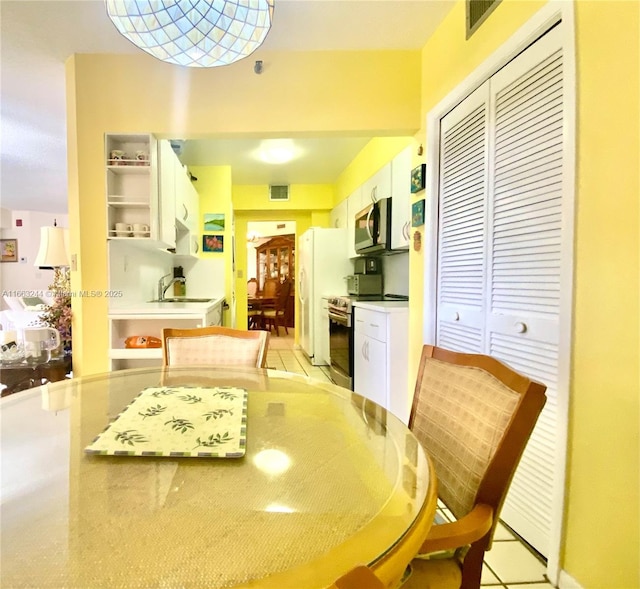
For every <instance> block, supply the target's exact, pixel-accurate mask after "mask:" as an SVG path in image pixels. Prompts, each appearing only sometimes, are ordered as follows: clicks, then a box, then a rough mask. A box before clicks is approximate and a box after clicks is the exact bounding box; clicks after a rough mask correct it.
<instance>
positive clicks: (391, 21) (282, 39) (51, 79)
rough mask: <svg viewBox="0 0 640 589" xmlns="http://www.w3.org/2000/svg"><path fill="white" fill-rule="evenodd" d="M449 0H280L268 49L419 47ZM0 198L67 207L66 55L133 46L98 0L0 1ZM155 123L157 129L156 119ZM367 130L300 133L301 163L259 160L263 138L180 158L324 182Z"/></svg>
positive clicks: (238, 175)
mask: <svg viewBox="0 0 640 589" xmlns="http://www.w3.org/2000/svg"><path fill="white" fill-rule="evenodd" d="M452 5H453V0H276V6H275V12H274V22H273V26H272V29H271V31H270V32H269V35H268V36H267V39H266V41H265V43H264V45H263V47H264V49H268V50H278V51H281V50H307V51H313V50H330V49H331V50H358V49H359V50H366V49H371V50H374V49H418V48H421V47H422V46H423V45H424V44H425V42H426V40H427V39H428V37H429V36H430V35H431V33H432V32H433V31H434V30H435V28H436V27H437V26H438V24H439V23H440V22H441V20H442V19H443V18H444V16H445V15H446V14H447V13H448V12H449V10H450V9H451V7H452ZM0 50H1V52H0V76H1V78H0V81H1V86H0V98H1V107H2V108H1V115H2V119H1V127H0V129H1V131H0V132H1V160H0V171H1V176H0V189H1V190H0V206H2V207H4V208H8V209H21V210H39V211H46V212H55V213H60V212H65V211H66V210H67V174H66V117H65V95H64V87H65V84H64V61H65V60H66V59H67V57H69V56H70V55H72V54H73V53H135V52H137V51H140V50H139V49H137V48H135V47H133V46H132V45H131V44H130V43H129V42H128V41H127V40H126V39H124V38H123V37H121V36H120V35H119V34H118V32H117V31H116V29H115V27H114V26H113V25H112V24H111V22H110V21H109V19H108V17H107V16H106V12H105V8H104V3H103V1H102V0H75V1H59V0H33V1H27V0H1V1H0ZM150 131H151V132H153V129H150ZM366 140H367V138H363V137H360V138H353V137H345V138H342V139H335V138H334V139H318V138H308V139H302V140H300V141H301V143H299V147H300V149H301V151H302V152H303V157H300V158H298V159H297V160H296V164H295V165H293V164H286V165H280V166H275V167H274V166H271V167H269V166H262V165H256V161H255V160H254V159H250V158H249V157H248V156H247V153H248V152H251V151H254V150H255V149H257V146H258V142H259V138H255V139H252V140H247V139H242V140H234V139H226V140H216V141H215V143H214V142H213V141H212V140H208V141H197V142H187V143H186V144H185V146H184V149H183V155H182V156H181V159H183V161H184V163H187V164H191V165H231V166H232V169H233V177H234V182H237V183H243V184H246V183H249V184H253V183H260V184H261V183H325V182H327V183H328V182H333V181H335V179H336V177H337V175H338V173H339V172H340V171H341V170H343V169H344V167H345V166H346V165H347V164H348V163H349V161H351V159H353V156H354V155H355V154H356V153H357V152H358V151H359V150H360V149H361V148H362V146H363V145H364V143H365V142H366Z"/></svg>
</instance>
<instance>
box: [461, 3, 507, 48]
mask: <svg viewBox="0 0 640 589" xmlns="http://www.w3.org/2000/svg"><path fill="white" fill-rule="evenodd" d="M466 4H467V26H466V29H467V39H468V38H469V37H471V35H473V33H475V32H476V31H477V30H478V28H479V27H480V25H481V24H482V23H483V22H484V21H485V20H486V19H487V17H488V16H489V15H490V14H491V13H492V12H493V11H494V10H495V8H496V6H498V4H500V0H467V2H466Z"/></svg>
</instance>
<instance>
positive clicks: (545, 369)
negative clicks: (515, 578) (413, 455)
mask: <svg viewBox="0 0 640 589" xmlns="http://www.w3.org/2000/svg"><path fill="white" fill-rule="evenodd" d="M560 47H561V41H560V37H559V31H558V30H551V31H550V32H549V33H547V34H546V35H544V36H543V37H542V38H541V39H539V40H538V41H536V43H534V44H533V45H531V46H530V47H529V48H528V49H527V50H526V51H524V52H523V53H521V54H520V55H519V56H518V57H516V58H515V59H514V60H513V61H511V62H510V63H509V64H507V65H506V66H505V67H504V68H502V69H501V70H500V71H499V72H498V73H496V74H495V75H494V76H493V77H492V78H491V79H490V80H489V81H488V82H486V83H485V85H483V86H482V87H481V88H480V89H479V90H482V92H483V93H484V94H485V95H486V96H488V98H487V126H488V133H487V144H486V145H487V147H486V149H485V150H484V153H483V156H484V164H483V165H484V166H486V170H487V174H486V175H487V180H486V192H485V193H484V194H483V198H484V202H483V203H482V204H479V203H478V202H477V197H476V195H475V193H474V197H473V198H466V197H465V198H463V199H462V201H460V202H461V204H462V205H463V209H462V210H460V211H459V212H457V213H456V215H452V214H450V213H448V212H447V211H448V210H450V209H451V203H453V202H455V203H458V194H456V195H455V196H454V195H452V194H451V193H450V191H449V185H448V181H447V174H448V168H447V163H446V162H447V161H448V160H449V159H450V157H449V156H448V155H447V152H448V151H450V148H449V147H448V145H447V141H448V136H447V131H446V129H448V128H450V127H451V125H449V123H448V119H449V118H450V117H451V121H455V120H456V119H458V120H464V121H468V123H466V124H465V128H462V127H460V128H457V127H455V126H453V127H451V128H454V129H455V130H456V133H457V134H458V135H460V136H466V135H468V130H467V129H466V127H467V126H468V127H469V130H471V129H472V128H473V125H472V124H471V119H469V117H468V116H467V115H466V114H465V112H466V104H465V103H466V101H465V102H463V103H461V104H460V105H459V106H458V107H457V108H456V109H454V110H453V111H452V112H451V113H449V114H447V116H446V117H445V118H444V119H442V122H441V129H442V132H441V159H442V160H444V164H441V180H440V191H441V192H440V210H441V212H440V227H439V235H440V237H439V246H440V251H439V253H438V256H439V260H440V261H439V268H438V272H439V275H438V291H439V296H438V310H437V326H438V328H437V329H438V333H437V337H436V343H437V345H440V346H442V347H445V348H451V349H457V350H460V351H479V352H482V353H486V354H490V355H492V356H495V357H496V358H499V359H500V360H502V361H504V362H505V363H507V364H509V365H510V366H512V367H513V368H514V369H516V370H518V371H520V372H522V373H523V374H526V375H527V376H529V377H531V378H533V379H535V380H539V381H540V382H542V383H544V384H545V385H546V386H547V403H546V405H545V408H544V410H543V412H542V414H541V416H540V418H539V420H538V423H537V425H536V428H535V430H534V433H533V435H532V436H531V438H530V440H529V443H528V445H527V449H526V451H525V454H524V456H523V458H522V460H521V462H520V466H519V467H518V470H517V472H516V475H515V477H514V480H513V482H512V484H511V487H510V491H509V494H508V496H507V500H506V502H505V505H504V508H503V511H502V514H501V517H502V519H503V520H504V521H505V522H506V523H507V524H508V525H510V526H511V527H512V528H513V529H514V530H515V531H516V532H518V534H520V535H521V536H522V537H524V538H525V539H526V540H527V542H529V543H530V544H531V545H532V546H534V547H535V548H536V549H537V550H538V551H539V552H541V553H542V554H543V555H546V554H548V547H549V539H550V533H551V514H552V512H553V505H552V496H553V477H554V470H555V462H556V460H557V457H556V441H555V435H556V416H557V398H558V386H557V383H558V373H559V372H558V365H559V354H560V350H559V345H558V342H559V313H560V277H561V272H562V246H563V234H562V227H563V218H562V210H563V207H562V178H563V161H562V150H563V93H562V84H563V75H562V55H561V51H560ZM487 85H488V86H489V88H488V91H487V90H486V89H485V86H487ZM476 92H477V91H476ZM474 94H475V93H474ZM471 96H473V95H471ZM470 98H471V97H470ZM467 100H468V99H467ZM461 107H462V110H461V111H460V115H463V117H465V118H464V119H461V117H460V116H458V114H457V111H458V110H459V109H461ZM445 123H446V124H445ZM468 151H469V153H473V154H474V155H473V158H471V156H469V158H468V159H469V163H467V164H466V165H465V167H466V168H467V169H471V163H470V160H471V159H473V161H474V162H475V161H476V157H477V158H478V160H479V159H482V158H481V157H480V156H479V155H478V156H476V152H475V148H472V147H471V146H470V145H469V146H468ZM474 166H475V164H474ZM448 191H449V192H448ZM478 194H480V192H478ZM461 196H462V195H461ZM481 209H483V214H484V226H482V223H481V221H480V213H479V211H480V210H481ZM456 211H457V209H456ZM460 219H473V220H474V221H473V226H474V227H477V228H480V227H482V229H481V230H480V233H478V232H474V233H473V237H472V238H471V240H470V242H469V243H468V244H466V245H465V243H458V242H454V243H455V252H456V254H457V253H458V252H468V255H466V256H462V258H464V263H462V262H461V259H462V258H461V257H460V256H458V257H455V263H453V262H451V260H452V259H454V258H452V257H451V256H450V255H449V250H450V249H451V245H450V243H449V242H450V241H451V240H450V238H449V236H450V235H456V231H457V230H458V225H459V224H460ZM470 252H474V253H473V254H471V253H470ZM480 252H482V256H480V255H479V253H480ZM457 264H460V266H459V267H463V268H473V269H474V270H473V272H471V271H469V273H468V276H467V274H463V275H460V279H461V280H466V279H467V277H468V279H469V285H471V286H466V285H465V286H464V288H459V289H456V285H457V283H456V282H452V278H451V277H452V276H453V277H455V279H456V280H457V278H458V274H457V273H456V271H455V269H456V268H458V265H457ZM480 268H482V272H480V273H479V269H480ZM469 291H472V292H473V293H474V297H475V295H476V294H477V293H478V292H482V299H481V300H480V301H478V300H477V299H476V298H473V309H474V310H475V309H478V310H479V315H480V316H479V317H476V316H475V315H474V317H473V331H472V330H471V328H468V327H467V326H466V325H461V326H460V327H464V329H460V328H458V329H456V328H455V327H451V328H450V327H449V325H450V320H449V318H450V317H454V318H455V316H456V315H455V311H454V312H453V314H452V311H451V309H450V305H449V302H450V301H454V302H456V303H460V301H463V300H468V299H469V294H468V293H469ZM461 309H462V311H460V312H459V315H460V319H459V321H458V322H453V324H452V325H454V326H455V325H457V323H460V321H461V320H462V319H463V318H465V316H466V314H467V311H466V309H465V308H464V307H461ZM451 334H454V335H453V336H452V335H451ZM479 337H481V341H479ZM463 338H464V339H463Z"/></svg>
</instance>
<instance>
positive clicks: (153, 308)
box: [109, 296, 224, 317]
mask: <svg viewBox="0 0 640 589" xmlns="http://www.w3.org/2000/svg"><path fill="white" fill-rule="evenodd" d="M223 302H224V296H214V297H211V300H209V301H207V302H206V303H147V302H139V303H131V304H129V305H123V306H122V307H114V308H111V309H109V317H116V316H118V317H119V316H122V315H202V314H203V313H204V314H206V313H208V312H209V311H210V310H211V309H212V308H213V307H215V306H217V305H220V304H221V303H223Z"/></svg>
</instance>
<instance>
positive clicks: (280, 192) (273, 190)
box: [269, 184, 289, 200]
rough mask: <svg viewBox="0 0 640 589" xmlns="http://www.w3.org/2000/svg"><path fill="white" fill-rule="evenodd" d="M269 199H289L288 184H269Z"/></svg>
mask: <svg viewBox="0 0 640 589" xmlns="http://www.w3.org/2000/svg"><path fill="white" fill-rule="evenodd" d="M269 200H289V185H288V184H285V185H281V186H276V185H272V186H269Z"/></svg>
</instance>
